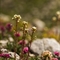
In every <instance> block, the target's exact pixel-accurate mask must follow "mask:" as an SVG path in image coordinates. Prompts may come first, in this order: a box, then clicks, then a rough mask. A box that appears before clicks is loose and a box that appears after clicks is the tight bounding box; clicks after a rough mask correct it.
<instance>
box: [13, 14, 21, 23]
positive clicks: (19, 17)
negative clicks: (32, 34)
mask: <svg viewBox="0 0 60 60" xmlns="http://www.w3.org/2000/svg"><path fill="white" fill-rule="evenodd" d="M12 19H13V20H17V22H19V21H20V19H21V16H20V15H17V14H15V15H14V17H13V18H12Z"/></svg>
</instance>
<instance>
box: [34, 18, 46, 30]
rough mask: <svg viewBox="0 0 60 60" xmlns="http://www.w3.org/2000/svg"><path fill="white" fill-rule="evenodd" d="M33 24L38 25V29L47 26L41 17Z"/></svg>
mask: <svg viewBox="0 0 60 60" xmlns="http://www.w3.org/2000/svg"><path fill="white" fill-rule="evenodd" d="M33 24H34V25H35V26H36V27H37V30H38V31H42V30H43V29H44V27H45V23H44V22H43V21H41V20H39V19H34V20H33Z"/></svg>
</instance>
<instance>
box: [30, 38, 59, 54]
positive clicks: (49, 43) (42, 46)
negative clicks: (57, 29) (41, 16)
mask: <svg viewBox="0 0 60 60" xmlns="http://www.w3.org/2000/svg"><path fill="white" fill-rule="evenodd" d="M30 49H31V50H32V51H33V52H34V53H37V54H39V55H41V54H42V52H44V51H45V50H49V51H51V52H55V51H59V52H60V44H59V43H58V42H57V41H56V40H55V39H53V38H43V39H36V40H35V41H33V42H32V44H31V48H30Z"/></svg>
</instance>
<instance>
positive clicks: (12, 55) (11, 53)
mask: <svg viewBox="0 0 60 60" xmlns="http://www.w3.org/2000/svg"><path fill="white" fill-rule="evenodd" d="M8 53H9V54H10V55H11V58H14V52H8ZM19 59H20V56H19V55H18V54H16V60H19Z"/></svg>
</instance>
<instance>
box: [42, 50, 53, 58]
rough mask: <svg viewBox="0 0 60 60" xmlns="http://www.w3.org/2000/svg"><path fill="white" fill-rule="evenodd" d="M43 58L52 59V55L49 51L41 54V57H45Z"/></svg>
mask: <svg viewBox="0 0 60 60" xmlns="http://www.w3.org/2000/svg"><path fill="white" fill-rule="evenodd" d="M45 56H47V57H49V58H51V57H52V53H51V52H50V51H44V52H43V54H42V57H45Z"/></svg>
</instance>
